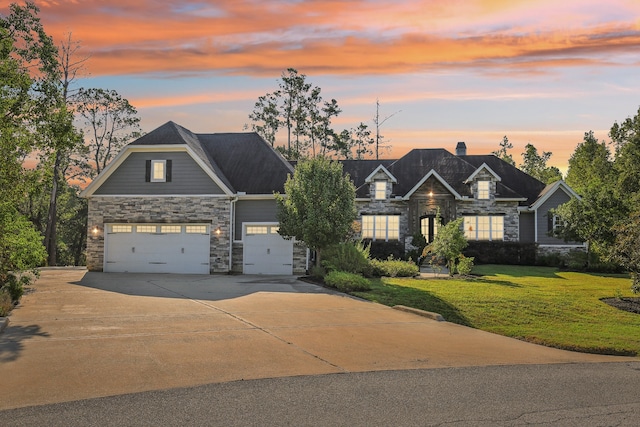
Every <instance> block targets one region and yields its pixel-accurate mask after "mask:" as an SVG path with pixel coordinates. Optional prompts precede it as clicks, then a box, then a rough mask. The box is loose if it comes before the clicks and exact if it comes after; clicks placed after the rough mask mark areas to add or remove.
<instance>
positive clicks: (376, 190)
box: [365, 165, 398, 200]
mask: <svg viewBox="0 0 640 427" xmlns="http://www.w3.org/2000/svg"><path fill="white" fill-rule="evenodd" d="M365 183H367V184H369V194H370V196H371V199H372V200H388V199H389V198H390V197H391V193H392V190H393V184H397V183H398V180H397V179H396V177H395V176H393V174H392V173H391V172H389V170H387V168H385V167H384V166H382V165H379V166H378V167H377V168H375V170H374V171H373V172H371V173H370V174H369V176H368V177H367V178H365Z"/></svg>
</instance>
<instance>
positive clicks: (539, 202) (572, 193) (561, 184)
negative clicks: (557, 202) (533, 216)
mask: <svg viewBox="0 0 640 427" xmlns="http://www.w3.org/2000/svg"><path fill="white" fill-rule="evenodd" d="M558 188H560V189H561V190H562V191H564V192H565V194H566V195H567V196H569V197H575V198H576V199H578V200H580V199H581V198H580V196H579V195H578V193H576V192H575V191H573V189H572V188H571V187H569V185H568V184H567V183H566V182H564V181H563V180H560V181H556V182H554V183H553V184H551V187H549V188H548V190H547V191H546V192H545V193H544V195H543V196H542V197H540V198H539V199H538V200H536V201H535V202H534V203H533V204H532V205H531V209H533V210H537V209H538V208H539V207H540V206H542V205H543V204H544V203H545V202H546V201H547V200H549V198H550V197H551V196H552V195H553V194H555V193H556V191H558Z"/></svg>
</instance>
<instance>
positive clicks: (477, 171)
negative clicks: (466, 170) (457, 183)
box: [464, 163, 502, 184]
mask: <svg viewBox="0 0 640 427" xmlns="http://www.w3.org/2000/svg"><path fill="white" fill-rule="evenodd" d="M482 169H486V170H487V172H489V174H491V175H492V176H493V177H494V178H495V179H496V181H502V178H500V176H499V175H498V174H497V173H495V172H494V171H493V169H491V168H490V167H489V165H487V164H486V163H483V164H481V165H480V167H479V168H478V169H476V170H475V171H474V172H473V173H472V174H471V175H469V178H467V179H466V180H465V181H464V183H465V184H468V183H470V182H471V181H473V179H474V178H475V177H476V175H477V174H479V173H480V171H481V170H482Z"/></svg>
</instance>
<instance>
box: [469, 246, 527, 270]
mask: <svg viewBox="0 0 640 427" xmlns="http://www.w3.org/2000/svg"><path fill="white" fill-rule="evenodd" d="M468 243H469V245H468V246H467V247H466V248H465V249H463V251H462V253H463V254H464V256H466V257H473V258H475V262H476V263H478V264H502V265H535V264H536V244H535V243H519V242H490V241H469V242H468Z"/></svg>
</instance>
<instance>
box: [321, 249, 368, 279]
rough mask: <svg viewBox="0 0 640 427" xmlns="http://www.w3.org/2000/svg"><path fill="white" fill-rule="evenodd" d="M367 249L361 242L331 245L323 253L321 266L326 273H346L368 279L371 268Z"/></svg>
mask: <svg viewBox="0 0 640 427" xmlns="http://www.w3.org/2000/svg"><path fill="white" fill-rule="evenodd" d="M369 248H370V247H369V245H365V244H364V243H362V242H359V243H351V242H348V243H339V244H337V245H332V246H330V247H328V248H327V249H325V250H324V252H323V256H324V259H323V260H322V266H323V267H324V268H326V269H327V271H346V272H348V273H355V274H362V275H363V276H365V277H370V276H371V275H372V267H371V264H369Z"/></svg>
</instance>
